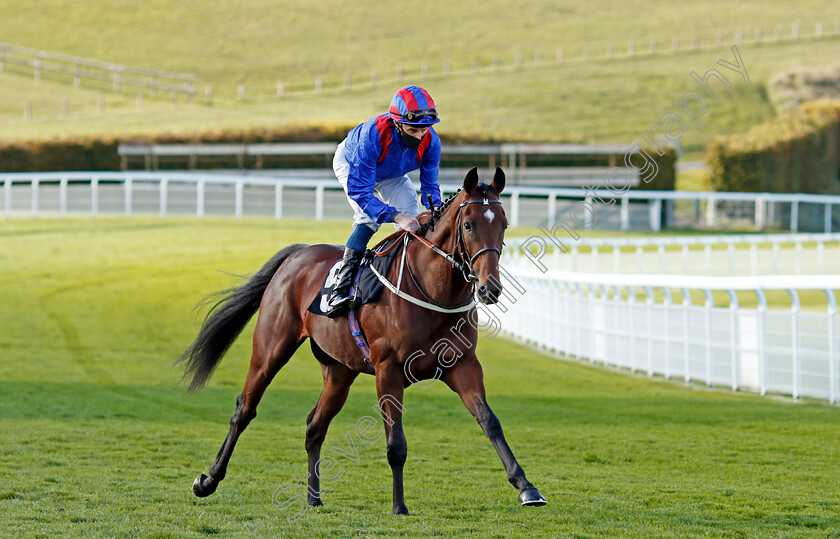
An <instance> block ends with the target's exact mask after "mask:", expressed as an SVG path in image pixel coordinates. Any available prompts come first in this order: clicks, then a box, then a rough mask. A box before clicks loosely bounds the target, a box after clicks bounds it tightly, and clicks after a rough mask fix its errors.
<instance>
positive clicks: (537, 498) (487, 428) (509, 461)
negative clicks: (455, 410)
mask: <svg viewBox="0 0 840 539" xmlns="http://www.w3.org/2000/svg"><path fill="white" fill-rule="evenodd" d="M443 381H444V382H446V384H447V385H448V386H449V387H450V388H451V389H452V390H453V391H454V392H456V393H457V394H458V396H459V397H461V400H462V401H464V405H465V406H466V407H467V410H469V411H470V413H471V414H472V415H473V417H475V419H476V421H478V424H479V425H481V428H482V429H483V430H484V434H486V435H487V438H489V439H490V442H491V443H492V444H493V447H495V448H496V453H498V454H499V458H500V459H501V460H502V465H503V466H504V467H505V472H507V477H508V481H510V484H511V485H513V486H514V487H516V488H517V489H519V503H521V504H522V505H545V504H546V501H545V498H544V497H543V495H542V494H540V491H539V490H537V488H536V487H534V485H532V484H531V482H530V481H528V479H527V478H526V477H525V472H524V471H523V470H522V467H521V466H520V465H519V463H518V462H516V457H514V456H513V451H511V450H510V446H508V443H507V441H506V440H505V434H504V432H502V425H501V423H499V420H498V419H497V418H496V414H494V413H493V410H491V409H490V406H489V405H488V404H487V400H486V398H485V392H484V371H482V369H481V364H480V363H479V362H478V359H477V358H476V357H475V356H472V357H466V358H463V359H461V360H459V361H458V362H457V363H456V364H455V365H454V366H453V367H452V368H451V369H449V370H447V371H446V373H445V374H444V376H443Z"/></svg>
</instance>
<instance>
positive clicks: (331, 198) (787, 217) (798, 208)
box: [0, 172, 840, 233]
mask: <svg viewBox="0 0 840 539" xmlns="http://www.w3.org/2000/svg"><path fill="white" fill-rule="evenodd" d="M0 184H2V185H3V215H4V217H5V218H7V219H8V218H11V217H13V216H17V215H25V216H32V217H37V216H39V215H42V214H52V215H59V216H65V215H68V214H87V215H94V216H95V215H99V214H100V213H123V214H125V215H133V214H135V213H137V214H159V215H161V216H166V215H168V214H178V215H189V214H192V215H195V216H197V217H199V218H201V217H204V216H205V215H228V216H235V217H236V218H242V217H246V216H248V217H275V218H277V219H281V218H284V217H301V218H310V219H311V218H313V217H314V218H315V219H316V220H319V221H320V220H322V219H324V218H337V219H346V218H347V217H349V215H350V209H349V206H348V205H347V203H346V202H345V198H344V193H343V192H342V191H341V187H340V185H339V184H338V182H337V181H335V180H311V179H294V178H288V177H285V178H270V177H266V176H247V175H223V174H212V173H164V172H72V173H60V172H53V173H18V174H0ZM457 188H458V185H455V184H443V185H441V189H442V191H443V192H444V194H446V193H451V192H453V191H454V190H455V189H457ZM610 196H611V195H610V193H609V192H605V191H602V190H596V191H587V190H585V189H580V188H550V187H529V186H510V187H508V188H506V189H505V191H504V193H503V195H502V197H501V198H502V200H503V202H504V206H505V211H506V212H507V216H508V220H509V221H510V223H511V225H512V226H548V227H549V228H551V227H553V226H554V225H555V224H556V223H564V222H569V218H570V217H569V216H570V213H571V211H572V209H573V208H574V207H575V205H576V204H577V203H579V202H581V201H588V202H590V203H591V204H592V207H594V208H595V209H596V213H597V218H595V219H594V220H593V221H594V222H593V223H591V224H592V228H595V229H602V230H622V231H629V230H634V231H653V232H658V231H660V230H661V229H662V228H663V227H692V228H702V227H708V228H723V229H733V228H734V229H745V228H748V229H754V230H764V229H767V228H780V229H788V230H790V231H792V232H806V231H810V232H827V233H829V232H831V231H832V230H838V229H840V196H829V195H803V194H772V193H716V192H687V191H643V190H632V189H631V190H630V191H627V192H625V193H624V194H623V195H621V196H620V197H615V198H609V197H610ZM610 201H612V202H610Z"/></svg>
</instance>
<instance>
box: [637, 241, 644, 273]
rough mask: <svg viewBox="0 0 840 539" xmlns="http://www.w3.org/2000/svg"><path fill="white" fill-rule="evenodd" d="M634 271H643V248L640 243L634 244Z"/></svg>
mask: <svg viewBox="0 0 840 539" xmlns="http://www.w3.org/2000/svg"><path fill="white" fill-rule="evenodd" d="M636 268H637V269H636V271H637V272H638V273H644V272H645V248H644V247H642V245H641V244H638V245H636Z"/></svg>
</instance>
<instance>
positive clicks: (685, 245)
mask: <svg viewBox="0 0 840 539" xmlns="http://www.w3.org/2000/svg"><path fill="white" fill-rule="evenodd" d="M680 251H681V252H682V268H683V269H682V272H683V275H688V268H689V265H688V258H689V255H690V253H691V251H690V249H689V248H688V243H683V244H682V248H681V249H680Z"/></svg>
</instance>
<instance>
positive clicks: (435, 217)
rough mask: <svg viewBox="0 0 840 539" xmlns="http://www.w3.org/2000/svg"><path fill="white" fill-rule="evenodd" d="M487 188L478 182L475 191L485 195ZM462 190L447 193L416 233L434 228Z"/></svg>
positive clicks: (398, 232) (392, 235)
mask: <svg viewBox="0 0 840 539" xmlns="http://www.w3.org/2000/svg"><path fill="white" fill-rule="evenodd" d="M488 188H489V186H488V185H487V184H485V183H479V184H478V185H477V186H476V188H475V190H477V191H478V192H479V194H480V195H482V196H487V194H488ZM463 190H464V189H463V188H462V187H459V188H458V189H457V190H456V191H455V192H454V193H452V194H451V195H449V196H448V197H447V198H446V200H444V201H443V202H442V203H441V205H440V208H438V211H437V212H435V213H433V214H432V217H431V218H430V219H429V220H428V221H426V223H425V224H423V225H420V232H419V234H418V235H419V236H425V235H426V233H427V232H429V231H430V230H434V228H435V225H437V224H438V223H439V222H440V221H442V220H443V216H444V215H445V214H446V212H447V210H449V208H450V207H451V206H452V203H453V202H455V199H456V198H458V195H460V194H461V191H463ZM402 233H403V231H402V230H397V231H396V232H394V233H393V234H390V235H388V236H387V237H386V238H385V239H383V240H382V241H380V242H379V243H377V244H376V245H375V246H374V247H373V248H372V250H375V249H377V248H378V247H380V246H381V245H385V244H386V243H388V242H389V241H391V239H393V238H395V237H396V236H399V235H401V234H402Z"/></svg>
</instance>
